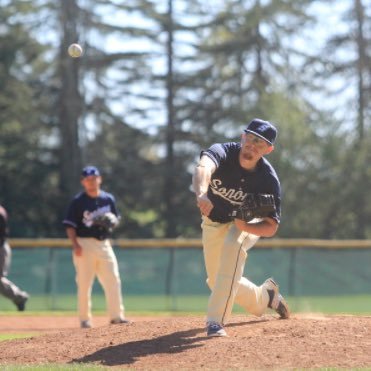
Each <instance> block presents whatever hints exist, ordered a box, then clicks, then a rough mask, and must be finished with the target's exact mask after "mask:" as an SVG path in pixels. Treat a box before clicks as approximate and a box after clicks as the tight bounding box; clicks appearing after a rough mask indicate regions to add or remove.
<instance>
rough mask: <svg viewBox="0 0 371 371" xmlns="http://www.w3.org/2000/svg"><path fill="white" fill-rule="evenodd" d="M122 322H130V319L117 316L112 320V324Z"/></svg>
mask: <svg viewBox="0 0 371 371" xmlns="http://www.w3.org/2000/svg"><path fill="white" fill-rule="evenodd" d="M120 323H130V321H129V320H128V319H125V318H115V319H112V320H111V321H110V324H111V325H118V324H120Z"/></svg>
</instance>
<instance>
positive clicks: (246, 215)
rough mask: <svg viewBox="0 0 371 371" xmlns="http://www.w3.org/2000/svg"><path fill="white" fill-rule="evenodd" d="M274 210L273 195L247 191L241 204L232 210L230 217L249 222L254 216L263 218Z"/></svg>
mask: <svg viewBox="0 0 371 371" xmlns="http://www.w3.org/2000/svg"><path fill="white" fill-rule="evenodd" d="M275 211H276V206H275V203H274V196H273V195H271V194H266V193H258V194H254V193H248V194H247V196H246V198H245V199H244V201H243V202H242V204H241V205H240V206H239V207H238V208H237V209H236V210H233V211H232V215H231V216H232V217H233V218H236V219H242V220H244V221H245V222H249V221H250V220H252V219H254V218H264V217H266V216H269V215H271V214H272V213H274V212H275Z"/></svg>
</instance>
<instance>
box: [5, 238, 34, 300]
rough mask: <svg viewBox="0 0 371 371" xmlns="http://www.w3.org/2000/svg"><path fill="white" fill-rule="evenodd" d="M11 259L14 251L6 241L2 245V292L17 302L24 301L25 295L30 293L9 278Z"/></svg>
mask: <svg viewBox="0 0 371 371" xmlns="http://www.w3.org/2000/svg"><path fill="white" fill-rule="evenodd" d="M11 260H12V252H11V249H10V246H9V244H8V243H7V242H6V241H4V243H2V244H1V245H0V294H2V295H4V296H5V297H6V298H8V299H10V300H11V301H13V302H14V303H15V304H17V303H19V302H21V301H23V300H24V298H25V297H28V295H27V293H26V292H24V291H22V290H21V289H20V288H19V287H18V286H16V285H15V284H14V283H13V282H11V281H9V280H8V279H7V276H8V272H9V268H10V264H11Z"/></svg>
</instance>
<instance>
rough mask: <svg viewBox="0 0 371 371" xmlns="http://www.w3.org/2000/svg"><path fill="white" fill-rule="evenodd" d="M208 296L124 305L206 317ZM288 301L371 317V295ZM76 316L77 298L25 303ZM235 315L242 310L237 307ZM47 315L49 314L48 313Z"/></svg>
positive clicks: (0, 301)
mask: <svg viewBox="0 0 371 371" xmlns="http://www.w3.org/2000/svg"><path fill="white" fill-rule="evenodd" d="M207 300H208V297H207V296H175V297H166V296H125V297H124V304H125V308H126V311H127V312H128V313H129V314H158V315H161V314H162V315H163V314H170V313H174V312H175V313H179V314H183V313H184V314H186V313H190V314H196V313H205V311H206V307H207ZM287 301H288V303H289V305H290V308H291V311H292V312H297V313H302V312H320V313H324V314H335V313H337V314H356V315H369V314H371V306H370V302H371V295H352V296H306V297H289V298H287ZM105 308H106V304H105V299H104V296H98V295H96V296H93V310H94V312H96V313H100V312H102V313H103V312H105ZM50 311H52V312H53V314H57V313H58V312H62V313H64V314H65V312H76V297H75V296H72V295H65V296H62V295H61V296H57V297H55V298H50V297H46V296H32V297H31V298H30V300H29V301H28V303H27V307H26V312H25V313H27V312H36V313H37V312H40V313H44V314H45V312H50ZM234 311H235V312H236V313H241V312H243V309H241V308H240V307H238V306H236V307H235V309H234ZM11 313H14V314H19V312H17V311H16V310H15V306H14V305H13V303H11V302H10V301H9V300H6V299H5V298H4V297H0V314H11ZM49 314H50V313H49Z"/></svg>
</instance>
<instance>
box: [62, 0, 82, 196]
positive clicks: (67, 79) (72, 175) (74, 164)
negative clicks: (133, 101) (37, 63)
mask: <svg viewBox="0 0 371 371" xmlns="http://www.w3.org/2000/svg"><path fill="white" fill-rule="evenodd" d="M59 4H60V22H61V27H62V32H63V34H62V40H61V45H60V47H61V49H60V66H59V72H60V77H61V90H60V97H59V105H58V109H59V111H58V117H59V127H60V134H61V147H60V187H61V190H62V194H63V196H64V197H66V198H68V197H71V195H72V194H74V193H75V192H76V190H77V189H76V188H77V187H78V184H79V175H80V168H81V152H80V148H79V134H78V132H79V130H78V123H79V117H80V114H81V112H82V99H81V96H80V94H79V65H80V60H79V59H78V58H75V59H74V58H71V57H70V56H69V55H68V53H67V49H68V46H69V45H70V44H71V43H73V42H78V32H77V23H78V13H79V9H78V7H77V3H76V1H75V0H64V1H61V2H60V3H59Z"/></svg>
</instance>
